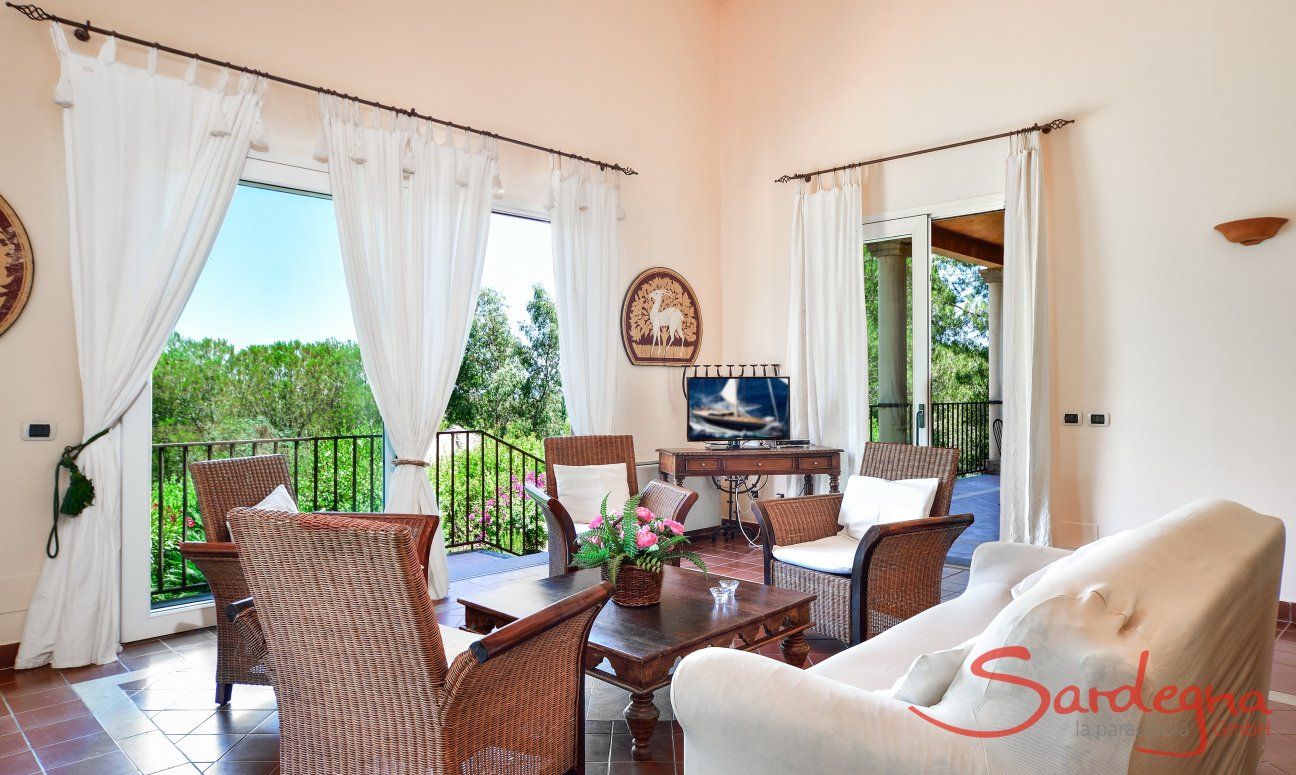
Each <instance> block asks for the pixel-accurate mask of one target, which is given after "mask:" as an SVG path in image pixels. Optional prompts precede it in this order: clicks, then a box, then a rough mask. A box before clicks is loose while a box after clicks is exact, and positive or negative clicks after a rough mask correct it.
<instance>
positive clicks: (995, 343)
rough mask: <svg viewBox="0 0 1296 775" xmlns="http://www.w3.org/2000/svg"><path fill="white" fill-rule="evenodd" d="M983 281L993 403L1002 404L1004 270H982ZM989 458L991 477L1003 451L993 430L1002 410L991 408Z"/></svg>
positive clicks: (987, 463) (998, 407)
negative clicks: (987, 300)
mask: <svg viewBox="0 0 1296 775" xmlns="http://www.w3.org/2000/svg"><path fill="white" fill-rule="evenodd" d="M981 279H982V280H985V283H986V286H988V287H989V289H990V309H989V317H990V325H989V328H990V337H989V338H990V352H989V356H990V400H991V401H1002V400H1003V268H1002V267H986V268H985V269H982V270H981ZM989 415H990V427H989V431H990V437H989V438H990V455H989V457H988V458H987V460H986V471H987V472H988V473H998V472H999V458H1000V455H1001V453H1002V450H1000V449H999V447H998V446H996V444H995V436H994V426H995V421H996V420H1001V419H1003V406H1002V405H1001V404H991V405H990V412H989Z"/></svg>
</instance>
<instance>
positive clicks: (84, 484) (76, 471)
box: [45, 428, 108, 560]
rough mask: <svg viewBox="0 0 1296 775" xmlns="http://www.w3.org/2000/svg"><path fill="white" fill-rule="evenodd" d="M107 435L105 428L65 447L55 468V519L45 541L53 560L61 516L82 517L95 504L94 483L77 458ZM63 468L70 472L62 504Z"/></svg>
mask: <svg viewBox="0 0 1296 775" xmlns="http://www.w3.org/2000/svg"><path fill="white" fill-rule="evenodd" d="M106 433H108V429H107V428H104V429H103V430H101V431H99V432H98V433H96V434H95V435H93V436H91V437H90V438H88V439H86V440H85V441H83V442H81V443H80V444H73V445H72V446H70V447H64V448H63V455H62V457H60V458H59V461H58V464H57V465H55V466H54V517H53V524H52V525H50V534H49V539H48V540H46V541H45V556H46V557H49V558H50V559H51V560H52V559H54V558H55V557H58V553H59V537H58V521H59V514H66V515H68V516H69V517H76V516H80V515H81V512H83V511H85V510H86V508H87V507H89V506H90V505H91V504H93V503H94V499H95V489H94V482H92V481H90V479H89V478H88V477H86V475H85V474H83V473H81V469H80V468H78V467H77V464H76V459H77V456H78V455H80V454H81V451H82V450H84V449H85V448H86V447H88V446H90V445H91V444H93V443H94V442H95V440H96V439H98V438H100V437H101V436H103V435H104V434H106ZM63 468H66V469H67V471H68V487H67V492H65V493H63V500H62V502H60V501H59V469H63Z"/></svg>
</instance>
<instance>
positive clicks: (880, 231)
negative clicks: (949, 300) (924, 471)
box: [864, 214, 931, 445]
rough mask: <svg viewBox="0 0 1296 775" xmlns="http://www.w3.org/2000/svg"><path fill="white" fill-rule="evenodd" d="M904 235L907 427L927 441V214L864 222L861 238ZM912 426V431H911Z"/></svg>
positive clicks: (918, 439) (876, 239)
mask: <svg viewBox="0 0 1296 775" xmlns="http://www.w3.org/2000/svg"><path fill="white" fill-rule="evenodd" d="M904 237H908V238H909V239H910V240H911V252H910V259H909V265H910V286H911V288H912V302H911V303H912V305H913V309H912V312H911V317H910V320H909V325H910V327H911V329H912V331H913V337H912V344H911V347H912V348H913V351H912V353H911V354H910V356H911V358H912V361H913V371H912V375H911V380H912V384H913V395H912V396H910V398H911V400H912V402H913V404H912V408H911V409H910V417H909V430H910V432H911V433H912V434H913V436H912V437H913V438H914V442H915V443H917V444H921V445H928V444H930V443H931V438H930V429H929V427H928V426H930V424H931V423H930V421H929V418H930V416H931V216H930V215H927V214H921V215H911V216H908V217H905V218H891V219H888V220H883V221H874V222H872V223H865V224H864V241H865V243H869V242H879V241H882V240H888V239H901V238H904ZM915 429H917V430H916V432H915Z"/></svg>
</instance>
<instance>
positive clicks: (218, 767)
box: [205, 759, 279, 775]
mask: <svg viewBox="0 0 1296 775" xmlns="http://www.w3.org/2000/svg"><path fill="white" fill-rule="evenodd" d="M278 771H279V765H278V763H277V762H241V761H226V760H224V759H222V760H220V761H218V762H216V763H215V764H213V765H212V766H211V767H209V768H208V769H207V770H206V772H205V775H271V773H275V772H278Z"/></svg>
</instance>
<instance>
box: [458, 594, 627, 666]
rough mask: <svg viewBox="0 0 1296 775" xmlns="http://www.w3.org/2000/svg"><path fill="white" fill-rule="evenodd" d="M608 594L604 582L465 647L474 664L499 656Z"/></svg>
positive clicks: (606, 596)
mask: <svg viewBox="0 0 1296 775" xmlns="http://www.w3.org/2000/svg"><path fill="white" fill-rule="evenodd" d="M611 595H612V585H611V584H610V583H608V582H606V581H604V582H602V583H600V584H597V585H595V586H592V587H590V588H589V589H585V590H582V591H580V592H577V593H576V594H574V595H571V596H569V597H565V598H563V599H562V600H559V601H558V602H557V603H554V604H553V605H550V606H546V607H545V608H543V609H541V610H539V611H537V612H535V613H533V614H531V615H530V616H527V617H525V618H522V619H518V620H517V621H515V622H512V623H510V624H506V625H504V626H503V627H501V628H499V629H498V630H496V631H495V632H492V633H491V634H489V635H487V636H485V637H484V638H482V639H481V640H479V641H476V642H475V643H473V644H471V645H470V646H469V647H468V650H469V652H470V653H471V654H472V655H473V657H474V658H475V659H476V660H477V663H478V664H486V662H488V661H490V660H491V659H494V658H495V657H497V656H499V655H500V654H503V653H504V652H506V651H508V650H509V649H511V648H513V647H514V646H517V645H519V644H522V643H525V642H526V641H527V640H528V639H530V638H532V637H534V636H536V635H539V634H540V633H542V632H544V631H545V630H548V629H550V628H551V627H556V626H557V625H559V624H562V623H563V622H565V621H567V620H568V619H570V618H572V617H573V616H576V615H577V614H579V613H581V612H583V611H585V610H587V609H589V608H590V607H591V606H602V605H603V604H604V603H606V602H607V599H608V598H609V597H610V596H611Z"/></svg>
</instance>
